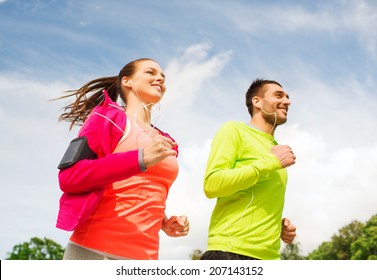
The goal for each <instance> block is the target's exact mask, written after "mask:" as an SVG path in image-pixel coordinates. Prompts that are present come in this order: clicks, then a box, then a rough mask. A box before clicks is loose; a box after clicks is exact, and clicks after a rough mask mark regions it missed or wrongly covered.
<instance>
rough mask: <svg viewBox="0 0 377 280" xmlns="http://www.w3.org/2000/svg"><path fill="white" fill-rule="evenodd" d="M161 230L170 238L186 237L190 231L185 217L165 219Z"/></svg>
mask: <svg viewBox="0 0 377 280" xmlns="http://www.w3.org/2000/svg"><path fill="white" fill-rule="evenodd" d="M161 229H162V230H163V231H164V232H165V233H166V234H167V235H168V236H171V237H179V236H186V235H187V234H188V232H189V230H190V223H189V221H188V219H187V217H186V216H172V217H170V219H168V218H167V217H165V219H164V220H163V222H162V226H161Z"/></svg>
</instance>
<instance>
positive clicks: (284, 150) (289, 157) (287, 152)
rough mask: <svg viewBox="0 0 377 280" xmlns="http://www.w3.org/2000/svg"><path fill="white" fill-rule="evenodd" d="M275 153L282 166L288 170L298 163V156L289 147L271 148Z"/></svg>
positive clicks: (278, 146)
mask: <svg viewBox="0 0 377 280" xmlns="http://www.w3.org/2000/svg"><path fill="white" fill-rule="evenodd" d="M271 153H273V154H274V155H275V156H276V157H277V158H278V159H279V161H280V163H281V166H282V167H283V168H286V167H288V166H291V165H292V164H294V163H295V162H296V156H295V155H294V153H293V152H292V149H291V147H289V146H287V145H276V146H273V147H272V148H271Z"/></svg>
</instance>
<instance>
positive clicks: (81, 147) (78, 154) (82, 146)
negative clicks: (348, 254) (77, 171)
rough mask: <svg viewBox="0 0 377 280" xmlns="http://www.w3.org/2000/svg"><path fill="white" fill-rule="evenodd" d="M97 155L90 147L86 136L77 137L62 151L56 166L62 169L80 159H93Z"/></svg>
mask: <svg viewBox="0 0 377 280" xmlns="http://www.w3.org/2000/svg"><path fill="white" fill-rule="evenodd" d="M95 158H97V155H96V154H95V153H94V152H93V151H92V150H91V149H90V147H89V145H88V140H87V139H86V137H78V138H75V139H73V140H72V141H71V143H70V144H69V146H68V149H67V151H66V152H65V153H64V156H63V158H62V160H61V161H60V163H59V165H58V168H59V169H64V168H67V167H70V166H72V165H74V164H75V163H76V162H78V161H80V160H82V159H95Z"/></svg>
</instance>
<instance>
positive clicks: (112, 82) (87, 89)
mask: <svg viewBox="0 0 377 280" xmlns="http://www.w3.org/2000/svg"><path fill="white" fill-rule="evenodd" d="M146 60H152V61H154V60H153V59H150V58H140V59H137V60H134V61H131V62H129V63H128V64H126V65H125V66H124V67H123V68H122V70H120V72H119V75H118V76H113V77H103V78H97V79H95V80H92V81H90V82H87V83H86V84H85V85H83V86H82V87H80V88H79V89H77V90H68V91H66V92H68V94H66V95H63V96H61V97H58V98H56V99H54V100H59V99H63V98H69V97H73V96H75V97H76V99H75V101H74V102H72V103H70V104H68V105H67V106H65V107H63V110H64V112H63V113H62V114H61V115H60V116H59V121H67V122H70V123H71V125H70V127H69V129H70V130H71V129H72V127H73V126H74V125H82V124H83V123H84V122H85V120H86V119H87V117H88V116H89V114H90V112H91V111H92V110H93V108H94V107H96V106H98V105H100V104H101V103H102V102H103V100H104V99H105V97H104V94H103V91H104V90H106V91H107V92H108V94H109V97H110V98H111V100H112V101H114V102H116V101H117V100H118V97H120V98H121V99H122V100H123V102H124V103H125V104H127V100H126V98H125V96H124V94H123V92H122V86H121V81H122V78H123V77H129V78H131V77H132V75H133V74H134V73H135V70H136V66H137V64H138V63H139V62H142V61H146Z"/></svg>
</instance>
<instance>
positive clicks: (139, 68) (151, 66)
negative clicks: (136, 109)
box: [122, 60, 166, 104]
mask: <svg viewBox="0 0 377 280" xmlns="http://www.w3.org/2000/svg"><path fill="white" fill-rule="evenodd" d="M122 84H123V86H125V87H127V88H129V89H131V90H132V91H133V92H134V93H135V94H137V96H138V97H139V98H140V99H141V101H142V102H143V103H145V104H155V103H158V102H159V101H160V100H161V98H162V97H163V95H164V93H165V91H166V86H165V74H164V72H163V71H162V69H161V67H160V65H159V64H158V63H157V62H155V61H153V60H145V61H141V62H138V63H137V65H136V70H135V73H134V74H133V75H132V76H131V77H130V78H127V77H123V78H122Z"/></svg>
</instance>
